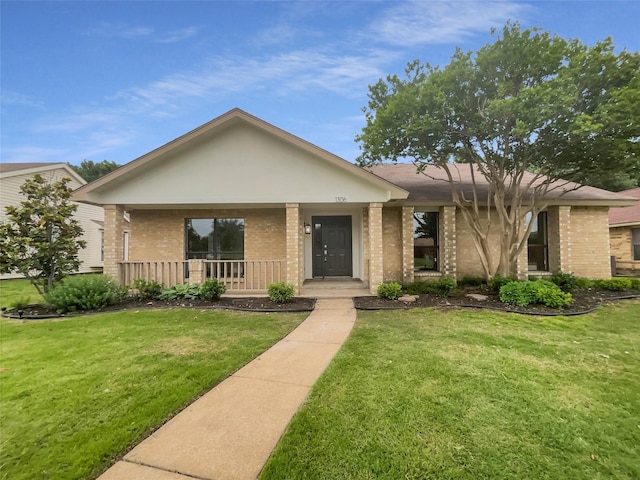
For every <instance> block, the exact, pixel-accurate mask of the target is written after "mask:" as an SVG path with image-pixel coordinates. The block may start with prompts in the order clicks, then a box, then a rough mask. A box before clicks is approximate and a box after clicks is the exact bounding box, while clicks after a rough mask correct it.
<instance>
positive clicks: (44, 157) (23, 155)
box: [2, 146, 66, 163]
mask: <svg viewBox="0 0 640 480" xmlns="http://www.w3.org/2000/svg"><path fill="white" fill-rule="evenodd" d="M64 157H65V150H64V149H61V148H43V147H35V146H25V147H11V148H3V149H2V161H3V162H4V163H19V162H24V163H30V162H63V161H66V160H61V158H64Z"/></svg>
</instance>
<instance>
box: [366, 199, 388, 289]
mask: <svg viewBox="0 0 640 480" xmlns="http://www.w3.org/2000/svg"><path fill="white" fill-rule="evenodd" d="M368 231H369V232H368V233H369V239H368V240H369V291H370V292H371V293H376V292H377V290H378V286H379V285H380V283H382V282H383V279H384V268H383V263H384V262H383V251H382V204H381V203H371V204H369V213H368Z"/></svg>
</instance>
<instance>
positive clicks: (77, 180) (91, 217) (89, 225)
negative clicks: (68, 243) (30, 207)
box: [0, 163, 104, 279]
mask: <svg viewBox="0 0 640 480" xmlns="http://www.w3.org/2000/svg"><path fill="white" fill-rule="evenodd" d="M36 174H40V175H41V176H42V177H43V178H44V179H45V180H48V181H51V182H57V181H59V180H61V179H63V178H65V177H67V178H69V179H71V181H70V182H69V184H68V185H69V186H70V187H71V188H73V189H76V188H78V187H81V186H82V185H86V183H87V182H86V181H85V180H84V179H83V178H82V177H81V176H80V175H78V174H77V173H76V172H75V171H74V170H73V169H72V168H71V167H70V166H69V165H67V164H66V163H1V164H0V192H1V194H0V221H1V222H5V221H6V220H7V214H6V210H5V207H6V206H8V205H18V204H20V202H22V201H23V200H25V197H24V195H22V193H21V191H20V187H21V186H22V184H23V183H24V182H25V180H27V179H28V178H30V177H32V176H34V175H36ZM74 203H75V202H74ZM77 206H78V209H77V210H76V214H75V217H76V219H77V220H78V221H79V222H80V225H81V226H82V229H83V230H84V235H83V237H82V238H83V240H85V241H86V242H87V246H86V248H84V249H82V250H81V251H80V253H79V255H78V257H79V259H80V261H81V266H80V270H79V272H80V273H89V272H101V271H102V230H103V221H104V214H103V210H102V207H100V206H95V205H87V204H84V203H77ZM19 277H21V275H18V274H3V275H2V276H0V278H2V279H5V278H19Z"/></svg>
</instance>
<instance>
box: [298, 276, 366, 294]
mask: <svg viewBox="0 0 640 480" xmlns="http://www.w3.org/2000/svg"><path fill="white" fill-rule="evenodd" d="M370 295H371V294H370V293H369V287H368V285H367V284H366V283H365V282H363V281H362V280H360V279H359V278H345V277H326V278H314V279H310V280H305V281H304V283H303V284H302V288H301V289H300V296H301V297H309V298H353V297H365V296H370Z"/></svg>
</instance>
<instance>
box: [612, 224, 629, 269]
mask: <svg viewBox="0 0 640 480" xmlns="http://www.w3.org/2000/svg"><path fill="white" fill-rule="evenodd" d="M631 238H632V237H631V227H614V228H611V229H610V230H609V245H610V248H611V255H613V256H615V257H616V260H622V261H632V260H633V255H632V248H631Z"/></svg>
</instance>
